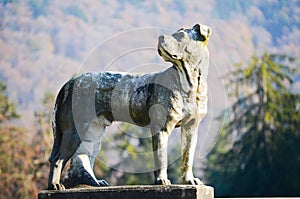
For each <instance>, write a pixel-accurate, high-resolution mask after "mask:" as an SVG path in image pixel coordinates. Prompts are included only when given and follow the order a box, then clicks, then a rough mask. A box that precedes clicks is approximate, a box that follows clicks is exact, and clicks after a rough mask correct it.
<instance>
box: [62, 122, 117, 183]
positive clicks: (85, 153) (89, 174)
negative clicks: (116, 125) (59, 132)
mask: <svg viewBox="0 0 300 199" xmlns="http://www.w3.org/2000/svg"><path fill="white" fill-rule="evenodd" d="M110 124H111V122H110V121H108V120H107V119H105V117H104V116H99V117H98V118H94V119H93V120H92V121H91V122H90V125H89V128H88V130H87V132H86V133H85V135H84V136H82V137H81V139H82V142H81V144H80V146H79V147H78V149H77V150H76V152H75V154H74V155H73V157H72V158H71V165H70V168H69V170H68V171H67V173H66V175H65V178H64V185H65V186H66V188H71V187H75V186H77V185H81V184H85V185H90V186H107V185H108V183H107V182H106V181H105V180H98V179H97V178H96V176H95V174H94V172H93V168H94V161H95V159H96V157H97V155H98V153H99V151H100V148H101V142H102V138H103V135H104V133H105V127H106V126H108V125H110Z"/></svg>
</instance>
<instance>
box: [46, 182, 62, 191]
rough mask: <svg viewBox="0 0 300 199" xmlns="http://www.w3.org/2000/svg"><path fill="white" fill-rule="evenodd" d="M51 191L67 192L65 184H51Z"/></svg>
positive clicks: (49, 187)
mask: <svg viewBox="0 0 300 199" xmlns="http://www.w3.org/2000/svg"><path fill="white" fill-rule="evenodd" d="M48 189H49V190H65V189H66V188H65V186H64V185H63V184H60V183H57V184H51V185H49V186H48Z"/></svg>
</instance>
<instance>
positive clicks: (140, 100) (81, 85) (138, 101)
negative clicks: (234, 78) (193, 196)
mask: <svg viewBox="0 0 300 199" xmlns="http://www.w3.org/2000/svg"><path fill="white" fill-rule="evenodd" d="M210 35H211V29H210V28H209V27H207V26H204V25H199V24H196V25H194V26H193V27H192V28H190V29H180V30H178V31H177V32H175V33H173V34H172V35H162V36H160V37H159V39H158V53H159V55H160V56H161V57H162V58H163V59H164V60H165V61H167V62H171V63H172V66H171V67H170V68H168V69H166V70H164V71H161V72H158V73H151V74H130V73H114V72H104V73H86V74H81V75H78V76H76V77H74V78H72V79H71V80H69V81H68V82H67V83H66V84H65V85H64V86H63V87H62V88H61V90H60V92H59V94H58V96H57V99H56V103H55V109H54V114H53V115H54V116H53V131H54V144H53V149H52V153H51V156H50V158H49V161H50V163H51V164H50V173H49V181H48V189H54V190H62V189H64V188H65V187H64V185H63V184H61V182H60V178H61V172H62V169H63V168H64V166H65V164H66V163H67V161H68V160H69V159H70V158H72V160H71V168H70V170H69V172H68V173H67V180H69V181H71V182H72V178H73V182H74V183H75V184H73V185H76V183H77V185H78V184H87V185H92V186H105V185H108V183H107V182H106V181H105V180H97V179H96V177H95V175H94V173H93V165H94V160H95V157H96V156H97V154H98V152H99V150H100V145H101V139H102V135H103V133H104V131H105V128H106V126H109V125H110V124H111V123H112V122H113V121H123V122H129V123H133V124H136V125H139V126H147V127H149V128H150V130H151V133H152V146H153V154H154V161H155V162H154V163H155V171H154V175H155V184H162V185H170V184H171V182H170V180H169V179H168V176H167V162H168V161H167V144H168V136H169V135H170V134H171V132H172V130H173V129H174V128H176V127H181V140H182V146H181V147H182V165H181V171H182V176H181V178H182V181H183V183H184V184H192V185H199V184H202V182H201V181H200V180H199V179H198V178H195V177H194V175H193V172H192V165H193V158H194V153H195V148H196V143H197V141H196V140H197V134H198V133H197V128H198V125H199V122H200V121H201V120H202V118H203V117H204V116H205V115H206V113H207V73H208V67H209V52H208V49H207V46H206V45H207V42H208V40H209V37H210ZM71 184H72V183H71Z"/></svg>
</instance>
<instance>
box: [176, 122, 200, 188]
mask: <svg viewBox="0 0 300 199" xmlns="http://www.w3.org/2000/svg"><path fill="white" fill-rule="evenodd" d="M197 127H198V123H197V122H195V121H191V122H189V123H188V124H185V125H183V126H182V127H181V149H182V163H181V173H182V176H181V178H182V181H183V183H184V184H191V185H201V184H203V183H202V181H201V180H200V179H199V178H195V177H194V175H193V161H194V155H195V150H196V145H197V137H198V132H197V129H198V128H197Z"/></svg>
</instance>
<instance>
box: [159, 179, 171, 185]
mask: <svg viewBox="0 0 300 199" xmlns="http://www.w3.org/2000/svg"><path fill="white" fill-rule="evenodd" d="M155 184H156V185H171V181H170V180H169V179H167V178H157V179H156V180H155Z"/></svg>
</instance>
